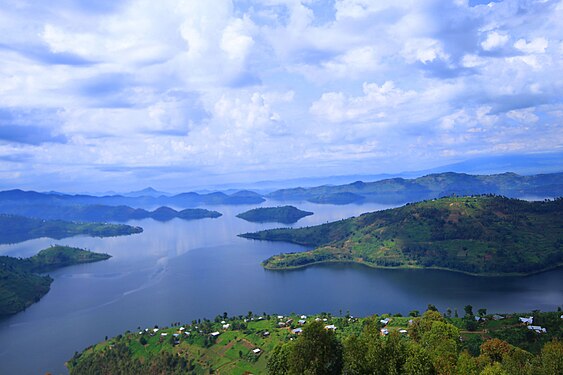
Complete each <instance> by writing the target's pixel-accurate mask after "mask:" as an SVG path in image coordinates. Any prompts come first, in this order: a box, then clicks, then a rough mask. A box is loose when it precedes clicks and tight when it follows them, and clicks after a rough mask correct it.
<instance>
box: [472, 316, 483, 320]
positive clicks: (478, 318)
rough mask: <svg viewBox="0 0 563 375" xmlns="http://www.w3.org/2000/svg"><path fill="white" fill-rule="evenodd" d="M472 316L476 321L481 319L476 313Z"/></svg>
mask: <svg viewBox="0 0 563 375" xmlns="http://www.w3.org/2000/svg"><path fill="white" fill-rule="evenodd" d="M473 318H475V320H476V321H480V320H481V317H480V316H477V315H475V316H474V317H473Z"/></svg>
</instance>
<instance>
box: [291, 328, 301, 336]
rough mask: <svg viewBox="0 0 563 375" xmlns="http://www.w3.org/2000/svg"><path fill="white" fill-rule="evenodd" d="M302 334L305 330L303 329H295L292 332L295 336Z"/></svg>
mask: <svg viewBox="0 0 563 375" xmlns="http://www.w3.org/2000/svg"><path fill="white" fill-rule="evenodd" d="M301 332H303V329H302V328H295V329H294V330H292V331H291V333H293V334H295V335H298V334H300V333H301Z"/></svg>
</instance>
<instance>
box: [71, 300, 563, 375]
mask: <svg viewBox="0 0 563 375" xmlns="http://www.w3.org/2000/svg"><path fill="white" fill-rule="evenodd" d="M471 309H472V308H471V306H467V307H466V315H465V317H463V318H459V317H457V316H451V311H450V309H448V312H446V313H444V314H440V313H439V312H437V311H436V309H435V308H434V307H433V306H432V305H429V310H428V311H427V312H426V313H424V314H423V316H419V314H418V312H417V311H413V312H411V316H409V317H402V316H401V315H400V314H398V315H395V316H389V315H382V316H377V315H374V316H371V317H366V318H354V317H352V316H350V315H349V314H346V315H345V316H338V317H335V316H332V315H331V314H326V313H322V314H319V315H314V316H308V317H306V316H300V315H296V314H291V315H290V316H277V315H267V314H266V313H263V314H262V315H260V316H257V315H255V314H253V313H252V312H249V313H248V314H247V315H246V316H236V317H229V316H228V314H227V313H224V314H223V315H219V316H217V317H216V318H215V319H214V320H213V321H210V320H207V319H203V320H198V321H192V322H191V323H189V324H182V323H180V322H177V323H173V324H171V326H170V327H164V328H162V327H161V328H160V329H158V328H157V327H156V326H155V327H147V328H143V327H138V328H137V330H136V331H135V332H126V333H125V334H122V335H118V336H117V337H114V338H110V339H106V340H105V341H103V342H101V343H99V344H96V345H93V346H91V347H89V348H87V349H86V350H84V351H83V352H82V353H75V355H74V357H73V358H72V359H70V360H69V361H68V362H67V366H68V368H69V370H70V373H71V374H139V373H143V374H211V373H215V374H235V375H238V374H240V375H242V374H266V373H269V374H275V375H284V374H291V375H293V374H295V375H301V374H321V375H324V374H358V375H360V374H382V375H384V374H385V375H387V374H420V375H423V374H464V375H465V374H469V375H471V374H522V375H531V374H557V373H561V371H563V343H562V342H561V341H560V340H561V339H562V338H563V331H562V326H563V323H562V322H563V320H562V319H560V318H559V316H560V315H561V312H547V313H543V312H539V311H535V312H533V313H532V314H508V315H507V314H503V315H501V316H499V315H496V316H493V315H487V314H486V310H483V309H480V310H479V312H481V317H480V320H479V321H476V320H475V316H474V315H473V312H472V311H471ZM467 310H469V312H468V313H467ZM456 315H457V312H456ZM530 315H533V317H534V324H542V327H543V328H546V332H545V333H536V332H533V331H532V330H529V329H528V328H527V327H526V325H524V324H522V323H519V321H518V317H519V316H530ZM385 318H388V319H389V321H388V323H387V324H385V323H382V322H381V320H383V319H385ZM495 319H498V320H495ZM300 320H302V322H300ZM296 329H297V330H299V329H301V330H302V332H298V331H296ZM213 332H216V333H218V335H215V336H214V335H212V333H213ZM256 349H259V351H256Z"/></svg>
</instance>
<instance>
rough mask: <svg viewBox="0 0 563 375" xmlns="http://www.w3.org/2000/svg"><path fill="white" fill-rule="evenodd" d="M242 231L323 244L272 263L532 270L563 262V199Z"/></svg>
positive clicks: (406, 210)
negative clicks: (258, 230) (351, 263)
mask: <svg viewBox="0 0 563 375" xmlns="http://www.w3.org/2000/svg"><path fill="white" fill-rule="evenodd" d="M241 236H242V237H245V238H252V239H260V240H269V241H285V242H293V243H297V244H301V245H305V246H310V247H315V248H316V249H314V250H311V251H306V252H302V253H289V254H280V255H276V256H273V257H271V258H269V259H267V260H266V261H264V263H263V265H264V267H265V268H268V269H273V270H276V269H291V268H298V267H305V266H308V265H311V264H315V263H320V262H356V263H361V264H365V265H368V266H372V267H403V268H421V267H431V268H446V269H450V270H455V271H462V272H467V273H472V274H479V275H486V274H528V273H532V272H539V271H542V270H544V269H548V268H553V267H557V266H559V265H561V264H562V263H563V199H556V200H554V201H536V202H528V201H522V200H517V199H510V198H505V197H499V196H475V197H461V198H460V197H450V198H442V199H438V200H430V201H424V202H420V203H415V204H407V205H405V206H403V207H399V208H395V209H389V210H384V211H377V212H372V213H367V214H363V215H361V216H359V217H356V218H351V219H347V220H341V221H338V222H334V223H329V224H323V225H319V226H314V227H306V228H299V229H273V230H266V231H261V232H257V233H246V234H242V235H241Z"/></svg>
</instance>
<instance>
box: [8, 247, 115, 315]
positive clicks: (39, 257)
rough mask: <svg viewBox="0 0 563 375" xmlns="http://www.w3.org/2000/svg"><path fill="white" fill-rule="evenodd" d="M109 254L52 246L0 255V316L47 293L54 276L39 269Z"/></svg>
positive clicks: (49, 269)
mask: <svg viewBox="0 0 563 375" xmlns="http://www.w3.org/2000/svg"><path fill="white" fill-rule="evenodd" d="M109 258H111V256H110V255H108V254H100V253H94V252H91V251H87V250H83V249H79V248H75V247H69V246H51V247H49V248H47V249H44V250H41V251H40V252H39V253H37V254H36V255H34V256H32V257H30V258H25V259H20V258H14V257H9V256H0V318H1V317H4V316H8V315H12V314H15V313H17V312H20V311H22V310H24V309H26V308H27V307H28V306H29V305H31V304H33V303H35V302H38V301H39V300H40V299H41V297H43V296H44V295H45V294H47V292H48V291H49V289H50V286H51V283H52V282H53V279H52V278H51V277H50V276H48V275H38V273H44V272H49V271H53V270H55V269H58V268H61V267H66V266H71V265H74V264H81V263H90V262H98V261H100V260H106V259H109Z"/></svg>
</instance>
